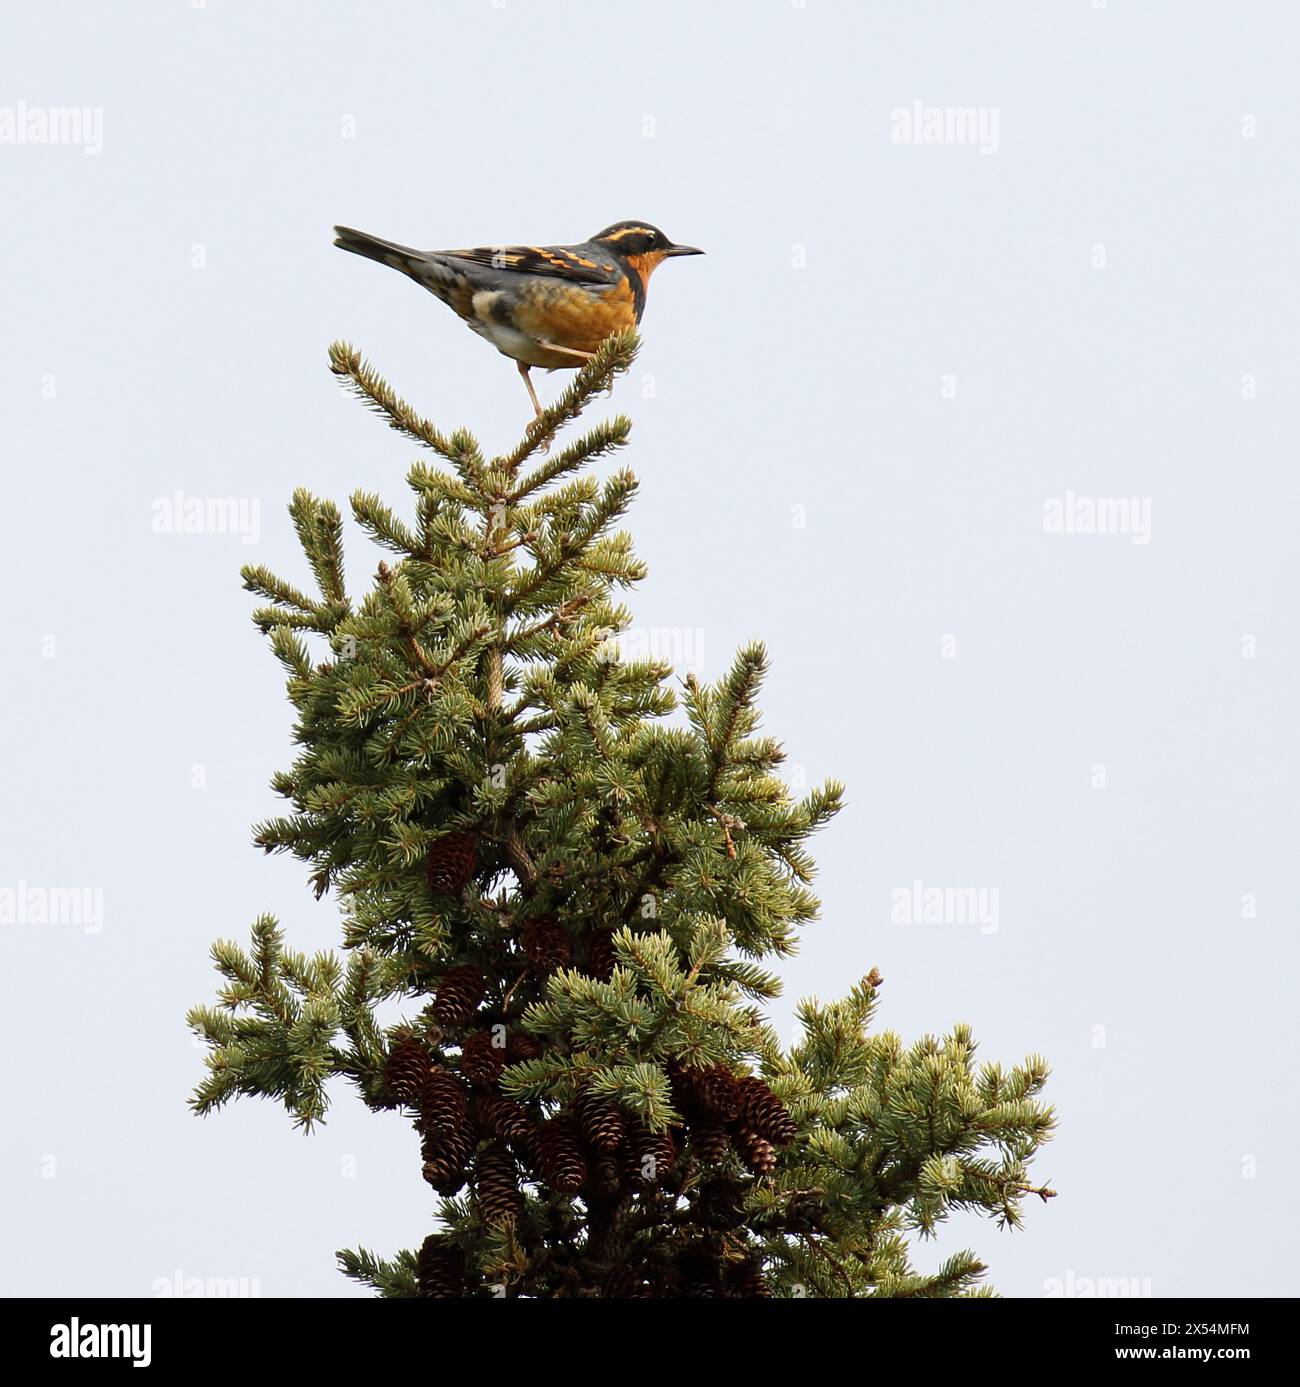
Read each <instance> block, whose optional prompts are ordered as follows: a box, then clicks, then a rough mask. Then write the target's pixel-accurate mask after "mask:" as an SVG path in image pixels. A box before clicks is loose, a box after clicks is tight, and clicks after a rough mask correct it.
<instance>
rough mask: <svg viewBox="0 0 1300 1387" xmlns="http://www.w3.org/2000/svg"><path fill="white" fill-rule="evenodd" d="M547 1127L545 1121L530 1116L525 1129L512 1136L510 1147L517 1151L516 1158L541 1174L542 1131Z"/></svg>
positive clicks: (521, 1163)
mask: <svg viewBox="0 0 1300 1387" xmlns="http://www.w3.org/2000/svg"><path fill="white" fill-rule="evenodd" d="M545 1129H546V1123H545V1122H543V1121H541V1120H539V1119H537V1118H530V1119H529V1121H528V1123H527V1126H526V1128H525V1130H524V1131H523V1132H522V1133H520V1134H519V1135H518V1136H513V1137H511V1138H510V1149H511V1150H512V1151H513V1152H514V1153H515V1159H516V1160H518V1162H519V1163H520V1165H523V1166H526V1167H527V1168H528V1169H529V1170H531V1171H534V1172H535V1173H536V1174H539V1175H540V1174H541V1173H542V1133H543V1132H544V1131H545Z"/></svg>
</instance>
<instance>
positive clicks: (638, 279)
mask: <svg viewBox="0 0 1300 1387" xmlns="http://www.w3.org/2000/svg"><path fill="white" fill-rule="evenodd" d="M334 233H335V239H334V244H335V245H336V246H342V247H343V249H344V250H350V251H351V252H352V253H353V254H354V255H364V256H366V257H367V258H368V259H370V260H378V261H379V263H380V264H381V265H391V266H392V267H393V269H395V270H401V271H402V273H403V274H406V275H410V277H411V278H412V279H413V280H415V282H416V283H417V284H422V285H423V286H424V287H425V288H426V289H427V290H428V291H429V292H430V293H431V294H434V295H436V296H437V297H438V298H440V299H441V300H442V301H443V303H445V304H447V305H448V307H450V308H451V309H452V311H453V312H455V313H456V314H457V316H458V317H460V318H461V319H462V320H463V321H464V322H466V323H468V324H469V326H470V327H471V328H473V330H474V331H475V332H477V333H478V335H479V336H480V337H486V338H487V340H488V341H489V342H491V343H492V345H493V346H494V347H496V349H497V350H498V351H499V352H501V353H502V354H503V355H505V356H508V357H511V358H513V359H514V360H515V361H517V362H518V363H519V373H520V375H522V376H523V378H524V384H525V385H526V386H527V387H528V394H529V396H530V398H531V399H532V402H533V408H534V409H535V410H536V411H537V413H538V414H539V415H540V414H541V412H542V406H541V404H540V403H539V402H538V399H537V392H536V391H535V390H534V389H533V382H532V380H531V379H530V378H529V375H528V372H529V368H530V367H533V366H544V367H546V368H547V370H550V371H555V370H559V369H562V368H564V367H569V368H576V367H578V366H581V365H582V364H583V362H585V361H590V360H591V358H592V356H593V355H594V354H595V352H596V349H597V347H599V346H600V344H601V343H602V342H603V341H604V340H605V338H607V337H608V336H609V335H610V334H611V333H613V332H622V331H624V330H625V329H626V328H631V327H635V326H636V325H637V324H638V323H639V322H640V321H641V315H642V313H644V312H645V296H646V288H647V286H648V285H649V283H650V276H651V275H652V274H653V273H654V271H655V269H656V268H657V267H658V266H659V265H660V264H661V263H662V262H663V261H664V260H668V259H670V258H672V257H673V256H677V255H703V254H704V252H703V251H702V250H697V249H696V248H695V247H694V246H678V245H674V244H673V242H672V241H670V240H669V239H668V237H667V236H665V235H664V233H663V232H662V231H660V230H659V228H658V227H655V226H651V225H650V224H649V222H636V221H629V222H615V223H614V225H613V226H607V227H606V228H605V230H604V231H598V232H597V233H596V235H594V236H593V237H592V238H591V240H590V241H584V242H583V243H582V244H581V245H576V246H480V247H478V248H477V249H474V250H412V249H411V247H410V246H399V245H397V244H396V243H395V242H393V241H384V240H381V239H380V238H379V237H378V236H370V235H368V234H367V233H366V232H364V231H353V230H352V228H351V227H347V226H336V227H335V228H334Z"/></svg>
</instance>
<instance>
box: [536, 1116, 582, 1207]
mask: <svg viewBox="0 0 1300 1387" xmlns="http://www.w3.org/2000/svg"><path fill="white" fill-rule="evenodd" d="M538 1156H539V1158H540V1164H541V1167H542V1175H543V1176H544V1177H545V1180H546V1183H547V1184H548V1185H550V1187H551V1188H552V1189H553V1190H554V1191H555V1192H556V1194H576V1193H577V1192H578V1191H579V1190H580V1189H581V1188H582V1187H583V1185H585V1184H586V1182H587V1158H586V1156H585V1154H584V1153H583V1150H582V1135H581V1132H580V1130H579V1128H578V1124H577V1122H576V1121H575V1120H574V1119H573V1118H572V1117H570V1116H569V1115H568V1114H567V1113H566V1114H561V1115H560V1116H559V1117H553V1118H551V1119H550V1121H549V1122H545V1123H543V1124H542V1130H541V1135H540V1136H539V1138H538Z"/></svg>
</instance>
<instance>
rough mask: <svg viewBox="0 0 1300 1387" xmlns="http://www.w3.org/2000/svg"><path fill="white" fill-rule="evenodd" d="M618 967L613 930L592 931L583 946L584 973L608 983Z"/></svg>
mask: <svg viewBox="0 0 1300 1387" xmlns="http://www.w3.org/2000/svg"><path fill="white" fill-rule="evenodd" d="M617 966H618V955H617V954H616V953H615V952H614V932H613V930H608V929H595V930H592V931H591V932H590V933H589V934H588V935H587V936H586V938H585V939H584V940H583V944H582V971H583V972H584V973H586V974H587V976H588V977H590V978H596V979H598V980H599V981H600V982H608V981H609V980H610V978H611V977H612V976H613V974H614V969H615V968H616V967H617Z"/></svg>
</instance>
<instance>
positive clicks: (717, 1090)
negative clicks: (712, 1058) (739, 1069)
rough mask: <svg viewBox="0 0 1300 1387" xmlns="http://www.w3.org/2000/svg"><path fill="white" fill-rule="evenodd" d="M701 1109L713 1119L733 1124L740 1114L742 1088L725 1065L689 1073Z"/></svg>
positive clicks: (712, 1066) (716, 1065)
mask: <svg viewBox="0 0 1300 1387" xmlns="http://www.w3.org/2000/svg"><path fill="white" fill-rule="evenodd" d="M688 1073H690V1082H691V1083H692V1085H693V1087H694V1090H695V1094H696V1098H697V1101H698V1102H699V1105H700V1107H701V1108H702V1109H703V1110H704V1111H705V1112H706V1113H708V1114H709V1115H710V1116H711V1117H716V1118H718V1119H719V1121H722V1122H731V1121H733V1120H734V1119H735V1118H736V1116H737V1115H738V1114H739V1112H740V1086H739V1084H738V1083H737V1082H736V1076H735V1075H734V1074H733V1073H732V1072H731V1070H730V1069H728V1068H727V1067H726V1066H725V1065H722V1064H715V1065H711V1066H710V1067H709V1068H708V1069H697V1070H694V1071H688Z"/></svg>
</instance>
